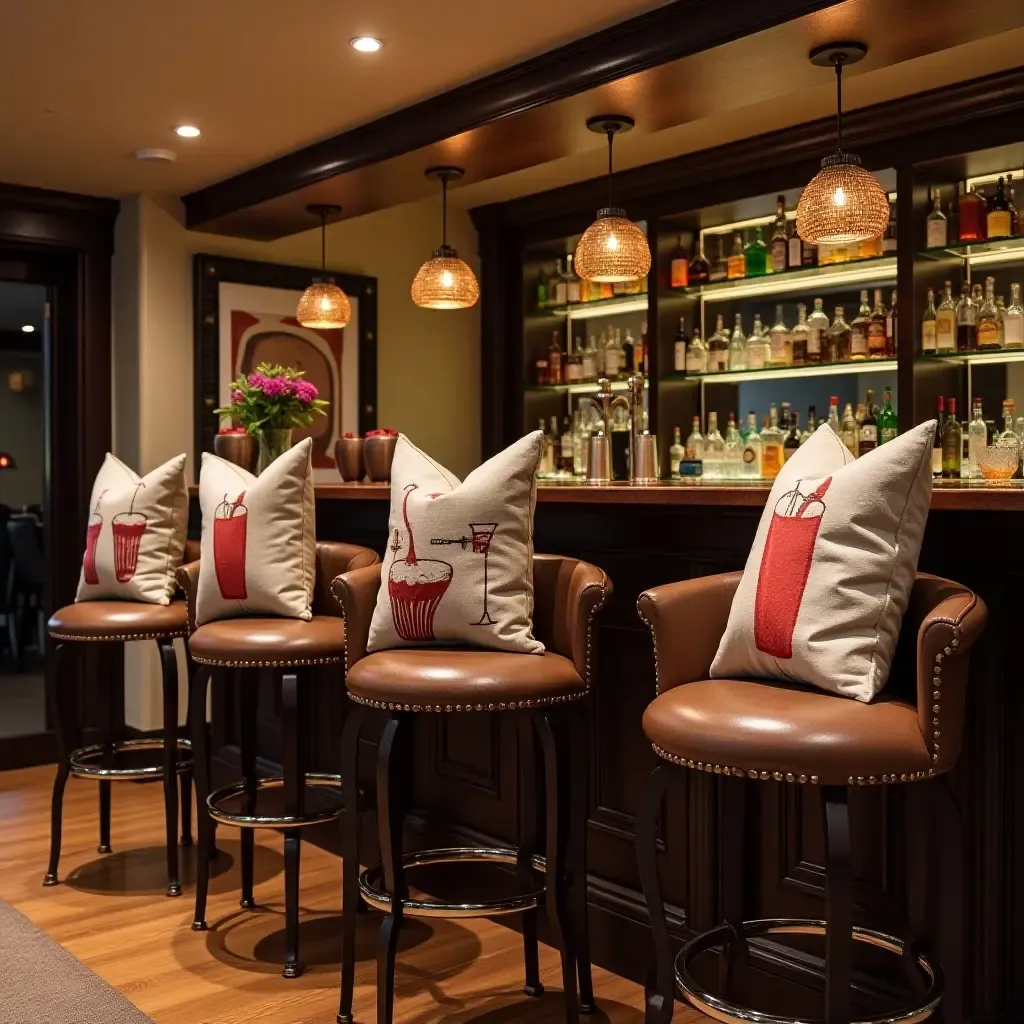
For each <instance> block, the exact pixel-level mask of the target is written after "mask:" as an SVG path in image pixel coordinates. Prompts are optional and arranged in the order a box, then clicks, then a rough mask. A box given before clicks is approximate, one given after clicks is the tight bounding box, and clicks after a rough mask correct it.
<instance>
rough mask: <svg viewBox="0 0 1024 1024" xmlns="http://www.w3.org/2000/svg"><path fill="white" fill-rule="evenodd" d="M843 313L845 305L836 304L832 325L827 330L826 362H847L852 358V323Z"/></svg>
mask: <svg viewBox="0 0 1024 1024" xmlns="http://www.w3.org/2000/svg"><path fill="white" fill-rule="evenodd" d="M843 313H844V310H843V307H842V306H836V314H835V318H834V319H833V320H832V326H831V327H829V329H828V331H826V332H825V352H824V357H825V358H824V362H826V363H845V362H847V361H848V360H849V359H850V325H849V324H848V323H847V322H846V321H845V320H844V319H843Z"/></svg>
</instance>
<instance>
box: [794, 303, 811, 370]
mask: <svg viewBox="0 0 1024 1024" xmlns="http://www.w3.org/2000/svg"><path fill="white" fill-rule="evenodd" d="M796 318H797V319H796V326H795V327H794V328H793V330H792V332H791V337H792V345H793V365H794V366H803V365H804V364H805V363H806V362H807V337H808V335H809V334H810V328H809V327H808V326H807V307H806V306H805V305H804V304H803V303H802V302H800V303H797V307H796Z"/></svg>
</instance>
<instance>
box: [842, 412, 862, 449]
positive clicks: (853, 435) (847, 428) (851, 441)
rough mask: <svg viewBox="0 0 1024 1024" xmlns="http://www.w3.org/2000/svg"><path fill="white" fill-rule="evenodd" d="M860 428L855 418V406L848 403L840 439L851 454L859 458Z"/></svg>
mask: <svg viewBox="0 0 1024 1024" xmlns="http://www.w3.org/2000/svg"><path fill="white" fill-rule="evenodd" d="M858 434H859V428H858V426H857V421H856V420H855V419H854V417H853V406H852V405H851V404H850V403H849V402H847V403H846V408H845V409H843V419H842V422H841V423H840V424H839V439H840V440H841V441H842V442H843V444H845V445H846V447H847V449H848V450H849V452H850V454H851V455H852V456H853V457H854V458H856V457H857V451H858V447H857V442H858Z"/></svg>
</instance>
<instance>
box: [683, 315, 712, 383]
mask: <svg viewBox="0 0 1024 1024" xmlns="http://www.w3.org/2000/svg"><path fill="white" fill-rule="evenodd" d="M707 368H708V350H707V348H706V347H705V345H704V340H703V338H701V336H700V328H699V327H694V329H693V336H692V337H691V338H690V344H689V345H687V346H686V372H687V374H691V373H706V372H707Z"/></svg>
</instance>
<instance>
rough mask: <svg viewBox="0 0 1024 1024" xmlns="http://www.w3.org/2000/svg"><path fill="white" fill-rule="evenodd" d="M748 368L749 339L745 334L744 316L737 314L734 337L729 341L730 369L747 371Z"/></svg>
mask: <svg viewBox="0 0 1024 1024" xmlns="http://www.w3.org/2000/svg"><path fill="white" fill-rule="evenodd" d="M746 368H747V338H746V335H745V334H744V333H743V315H742V314H741V313H737V314H736V319H735V320H734V321H733V328H732V337H731V338H730V339H729V369H730V370H745V369H746Z"/></svg>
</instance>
